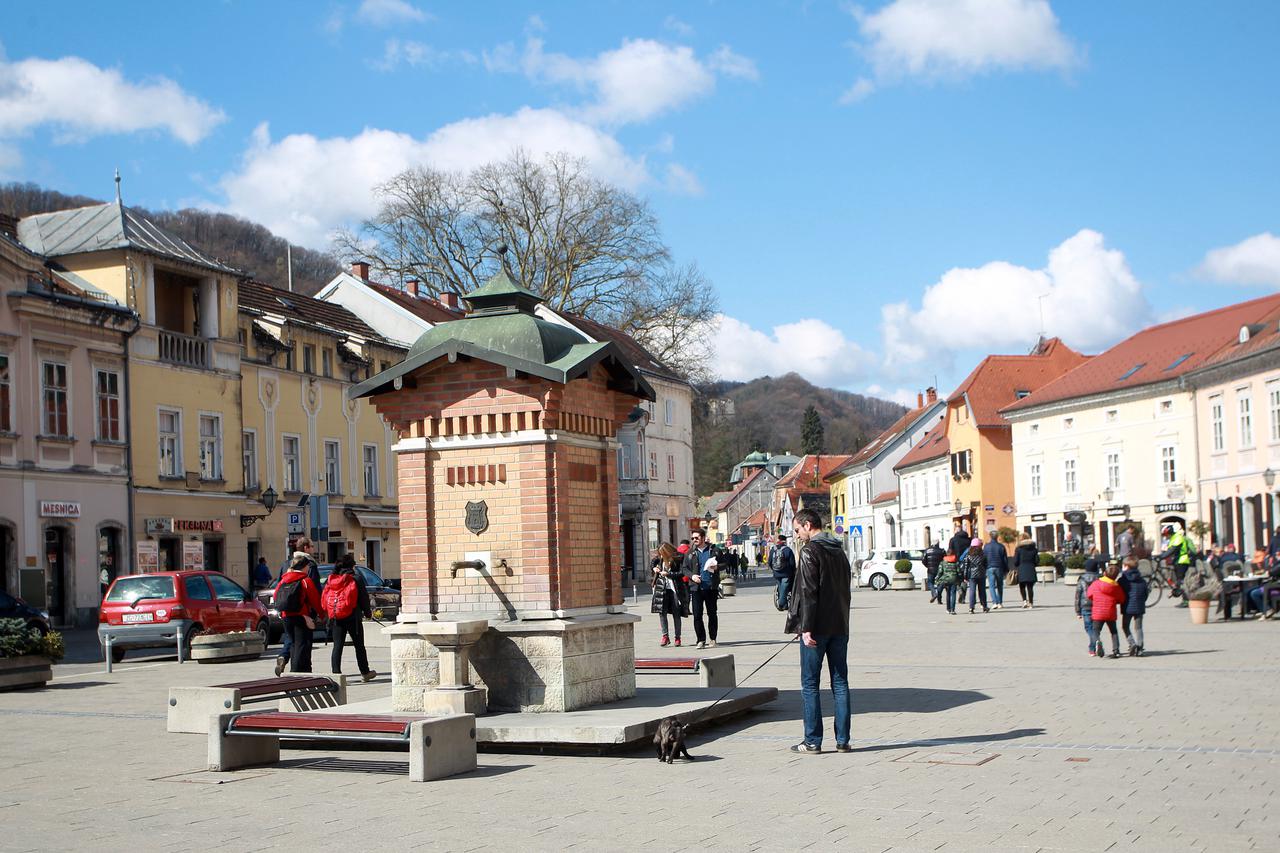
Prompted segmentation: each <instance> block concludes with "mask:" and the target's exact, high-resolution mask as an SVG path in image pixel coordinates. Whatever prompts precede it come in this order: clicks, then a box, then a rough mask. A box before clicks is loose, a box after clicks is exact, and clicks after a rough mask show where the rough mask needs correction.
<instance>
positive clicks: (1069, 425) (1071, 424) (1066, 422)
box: [1062, 418, 1076, 431]
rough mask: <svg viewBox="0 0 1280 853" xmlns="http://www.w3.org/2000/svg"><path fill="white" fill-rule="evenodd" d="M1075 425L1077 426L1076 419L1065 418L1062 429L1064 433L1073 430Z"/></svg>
mask: <svg viewBox="0 0 1280 853" xmlns="http://www.w3.org/2000/svg"><path fill="white" fill-rule="evenodd" d="M1075 425H1076V419H1075V418H1063V419H1062V429H1063V430H1064V431H1066V430H1069V429H1071V428H1072V427H1074V426H1075Z"/></svg>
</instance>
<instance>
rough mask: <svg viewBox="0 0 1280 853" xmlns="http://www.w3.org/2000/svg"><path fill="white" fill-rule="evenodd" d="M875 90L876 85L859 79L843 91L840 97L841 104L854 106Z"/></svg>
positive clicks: (864, 78) (865, 79) (862, 78)
mask: <svg viewBox="0 0 1280 853" xmlns="http://www.w3.org/2000/svg"><path fill="white" fill-rule="evenodd" d="M875 90H876V84H875V83H873V82H871V80H869V79H868V78H866V77H859V78H858V79H857V80H855V81H854V83H853V85H852V86H850V87H849V88H848V89H845V90H844V93H843V94H842V95H841V96H840V103H842V104H856V103H857V102H858V101H861V100H862V99H863V98H865V97H867V96H868V95H870V94H871V93H872V92H874V91H875Z"/></svg>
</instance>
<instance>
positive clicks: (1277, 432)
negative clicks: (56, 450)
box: [0, 356, 1280, 441]
mask: <svg viewBox="0 0 1280 853" xmlns="http://www.w3.org/2000/svg"><path fill="white" fill-rule="evenodd" d="M2 358H4V356H0V359H2ZM2 370H3V368H2V367H0V371H2ZM3 381H4V380H3V379H0V382H3ZM3 393H4V392H3V390H2V388H0V394H3ZM1267 408H1268V409H1269V410H1270V412H1271V440H1272V441H1280V382H1269V383H1267Z"/></svg>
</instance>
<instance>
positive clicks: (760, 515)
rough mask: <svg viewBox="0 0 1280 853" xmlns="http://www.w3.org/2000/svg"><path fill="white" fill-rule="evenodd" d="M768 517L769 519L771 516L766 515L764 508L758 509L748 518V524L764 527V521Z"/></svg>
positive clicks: (749, 525)
mask: <svg viewBox="0 0 1280 853" xmlns="http://www.w3.org/2000/svg"><path fill="white" fill-rule="evenodd" d="M768 519H769V516H767V515H765V511H764V510H762V509H758V510H756V511H755V512H753V513H751V517H750V518H748V519H747V526H748V527H763V526H764V523H765V522H766V521H767V520H768Z"/></svg>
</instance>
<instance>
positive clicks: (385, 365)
mask: <svg viewBox="0 0 1280 853" xmlns="http://www.w3.org/2000/svg"><path fill="white" fill-rule="evenodd" d="M390 369H391V362H389V361H380V362H378V372H379V373H386V372H387V371H388V370H390Z"/></svg>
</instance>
